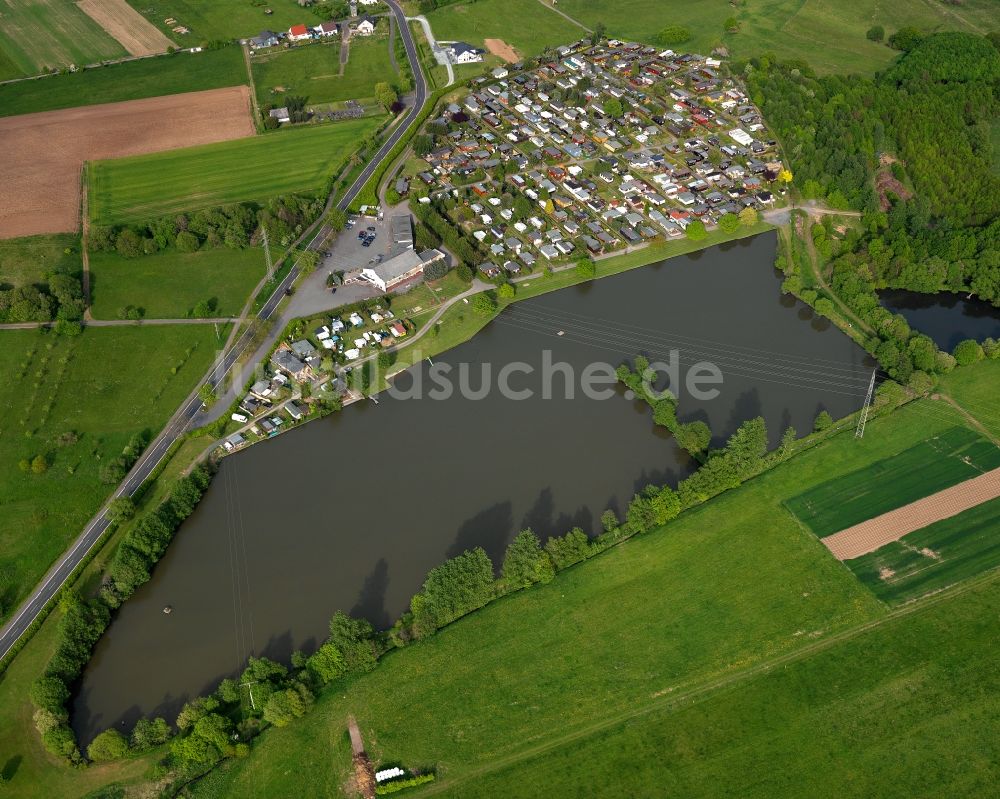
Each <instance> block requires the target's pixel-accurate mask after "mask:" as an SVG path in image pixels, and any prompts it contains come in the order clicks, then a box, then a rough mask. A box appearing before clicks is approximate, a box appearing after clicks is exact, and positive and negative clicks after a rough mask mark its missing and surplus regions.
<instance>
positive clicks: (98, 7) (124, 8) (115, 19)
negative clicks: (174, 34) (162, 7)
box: [77, 0, 174, 55]
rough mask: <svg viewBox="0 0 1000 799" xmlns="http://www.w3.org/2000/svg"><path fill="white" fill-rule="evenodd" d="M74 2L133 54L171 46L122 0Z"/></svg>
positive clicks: (157, 50) (166, 39)
mask: <svg viewBox="0 0 1000 799" xmlns="http://www.w3.org/2000/svg"><path fill="white" fill-rule="evenodd" d="M77 5H78V6H79V7H80V10H81V11H82V12H83V13H84V14H86V15H87V16H88V17H90V18H91V19H92V20H94V22H96V23H97V24H98V25H100V26H101V27H102V28H104V30H105V31H106V32H107V33H108V35H110V36H111V38H113V39H116V40H117V41H118V43H119V44H121V46H122V47H124V48H125V49H126V50H128V51H129V53H131V54H132V55H153V54H155V53H165V52H166V51H167V48H168V47H173V46H174V43H173V42H172V41H170V39H168V38H167V37H166V36H164V35H163V34H162V33H161V32H160V31H159V30H157V29H156V28H155V27H154V26H153V24H152V23H151V22H150V21H149V20H147V19H146V18H145V17H144V16H142V14H140V13H139V12H138V11H136V10H135V9H134V8H132V6H130V5H129V4H128V3H126V2H125V0H77Z"/></svg>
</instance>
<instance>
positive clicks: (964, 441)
mask: <svg viewBox="0 0 1000 799" xmlns="http://www.w3.org/2000/svg"><path fill="white" fill-rule="evenodd" d="M997 467H1000V448H998V447H997V446H996V445H995V444H993V443H992V442H990V441H987V440H986V439H985V438H983V437H982V436H980V435H979V434H978V433H975V432H973V431H972V430H970V429H968V428H967V427H954V428H952V429H950V430H946V431H945V432H943V433H941V434H938V435H936V436H933V437H931V438H928V439H926V440H925V441H921V442H920V443H919V444H917V445H916V446H913V447H910V448H909V449H907V450H904V451H903V452H900V453H898V454H895V455H893V456H892V457H890V458H886V459H885V460H881V461H878V462H877V463H873V464H871V465H870V466H867V467H866V468H864V469H860V470H858V471H856V472H853V473H851V474H847V475H844V476H842V477H837V478H835V479H833V480H829V481H827V482H825V483H823V484H822V485H819V486H816V487H815V488H813V489H811V490H809V491H806V492H804V493H802V494H799V495H798V496H796V497H793V498H792V499H790V500H788V503H787V505H788V508H789V510H790V511H791V512H792V513H793V514H795V515H796V516H797V517H798V518H799V519H800V520H801V521H802V522H803V524H805V525H806V526H807V527H809V529H810V530H812V531H813V532H814V533H815V534H816V535H817V536H819V537H820V538H822V537H823V536H827V535H830V534H832V533H836V532H837V531H839V530H843V529H845V528H847V527H850V526H851V525H854V524H857V523H859V522H863V521H865V520H867V519H873V518H875V517H876V516H879V515H881V514H883V513H885V512H887V511H890V510H893V509H895V508H899V507H902V506H903V505H906V504H908V503H910V502H913V501H915V500H917V499H920V498H921V497H926V496H929V495H930V494H933V493H935V492H937V491H941V490H943V489H945V488H949V487H950V486H953V485H956V484H958V483H961V482H962V481H964V480H968V479H969V478H972V477H976V476H977V475H980V474H982V473H983V472H985V471H989V470H990V469H996V468H997Z"/></svg>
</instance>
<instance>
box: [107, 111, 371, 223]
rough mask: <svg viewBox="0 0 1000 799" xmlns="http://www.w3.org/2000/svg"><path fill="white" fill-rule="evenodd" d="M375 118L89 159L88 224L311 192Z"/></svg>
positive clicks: (319, 186) (320, 185)
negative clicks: (91, 162) (126, 155)
mask: <svg viewBox="0 0 1000 799" xmlns="http://www.w3.org/2000/svg"><path fill="white" fill-rule="evenodd" d="M380 122H381V120H380V119H378V118H374V117H373V118H367V119H360V120H350V121H347V122H338V123H336V124H332V125H316V126H311V127H305V128H298V129H289V130H279V131H273V132H270V133H265V134H263V135H261V136H254V137H251V138H247V139H236V140H234V141H229V142H221V143H218V144H207V145H203V146H200V147H187V148H184V149H181V150H170V151H168V152H163V153H154V154H152V155H142V156H135V157H131V158H119V159H115V160H113V161H97V162H95V163H93V164H91V168H90V170H89V179H90V213H91V221H92V222H93V223H94V224H100V225H110V224H124V223H129V222H142V221H146V220H149V219H153V218H156V217H159V216H167V215H170V214H176V213H188V212H191V211H194V210H197V209H199V208H209V207H213V206H217V205H225V204H227V203H233V202H248V201H256V202H263V201H266V200H267V199H268V198H270V197H276V196H278V195H280V194H293V193H298V194H315V193H317V192H320V191H322V190H323V189H324V188H325V186H326V185H327V183H328V181H329V180H330V177H331V175H332V174H333V173H334V171H335V170H336V169H338V168H339V167H340V165H341V164H343V162H344V161H345V160H346V159H347V157H348V156H349V155H350V153H351V152H352V151H353V150H355V149H356V148H357V146H358V142H359V141H360V140H361V139H363V138H365V136H367V135H368V134H369V133H371V132H372V131H373V130H375V129H376V128H377V127H378V125H379V123H380Z"/></svg>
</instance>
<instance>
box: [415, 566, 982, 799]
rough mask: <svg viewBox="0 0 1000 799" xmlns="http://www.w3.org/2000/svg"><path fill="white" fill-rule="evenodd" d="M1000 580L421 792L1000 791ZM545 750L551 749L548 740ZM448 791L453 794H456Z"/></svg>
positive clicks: (904, 798)
mask: <svg viewBox="0 0 1000 799" xmlns="http://www.w3.org/2000/svg"><path fill="white" fill-rule="evenodd" d="M998 613H1000V583H998V581H997V580H996V579H993V580H990V581H989V582H988V583H987V584H984V585H979V586H976V587H975V588H974V589H972V590H969V591H967V592H965V593H963V594H961V595H958V596H952V597H949V598H948V599H947V600H946V601H941V602H935V601H933V600H931V601H930V602H928V603H923V604H921V605H920V606H918V608H917V609H916V612H915V613H911V614H907V615H901V616H899V617H895V618H892V619H891V620H889V621H888V622H886V623H885V624H883V625H880V626H878V627H876V628H875V629H872V630H869V631H867V632H865V633H863V634H861V635H857V636H855V637H852V638H849V639H847V640H845V641H842V642H839V643H838V644H837V645H836V646H833V647H829V648H826V649H824V650H822V651H819V652H817V653H815V654H813V655H812V656H810V657H808V658H803V659H800V660H797V661H796V662H793V663H790V664H787V665H785V666H782V667H780V668H776V669H774V670H771V671H769V672H767V673H766V674H760V675H756V676H754V677H753V678H752V679H749V680H746V681H743V682H740V683H738V684H734V685H731V686H724V687H722V689H720V690H717V691H714V692H712V693H711V694H709V695H707V696H704V697H696V698H694V699H693V700H692V701H690V702H670V700H667V701H666V703H665V706H664V707H662V708H657V709H655V710H653V711H652V712H650V713H647V714H643V715H637V716H635V717H634V718H630V719H628V720H627V721H623V722H621V723H619V724H615V725H611V726H609V727H606V728H603V729H600V730H597V731H595V732H594V733H592V734H590V735H587V736H585V737H583V738H580V739H577V740H572V741H566V742H565V743H563V744H561V745H559V746H556V747H554V748H552V749H549V750H547V751H545V752H540V753H538V754H537V755H535V756H534V757H531V758H525V759H524V760H522V761H520V762H518V763H515V764H504V763H501V764H498V765H499V766H500V767H499V768H496V769H495V770H493V771H492V772H491V773H485V774H477V775H475V776H474V777H472V778H471V779H468V780H465V781H463V782H459V783H456V784H454V785H451V786H449V785H447V784H442V785H439V786H436V787H438V788H439V789H443V790H439V791H434V790H431V791H423V792H417V791H414V792H413V794H412V795H414V796H418V797H420V796H429V795H431V794H432V793H433V794H435V795H439V796H448V797H467V796H503V797H505V798H506V799H519V798H520V797H535V796H538V795H539V790H538V789H539V786H545V787H544V792H545V795H546V796H559V797H569V796H574V797H584V796H600V797H602V798H603V799H613V798H614V797H623V798H624V797H636V796H644V797H646V796H676V797H685V799H694V798H695V797H698V798H699V799H702V798H703V799H717V797H740V798H741V799H778V797H787V798H788V799H800V797H807V796H809V797H833V796H835V797H839V798H840V799H870V797H880V799H890V798H891V799H910V797H918V796H919V797H931V796H935V797H945V796H948V797H971V796H987V795H992V794H993V793H995V789H996V785H997V781H998V780H1000V766H998V764H1000V737H998V736H997V734H996V733H997V718H998V717H1000V671H998V670H997V668H996V661H995V656H996V650H995V641H996V619H997V614H998ZM540 745H541V744H540ZM449 788H450V790H449Z"/></svg>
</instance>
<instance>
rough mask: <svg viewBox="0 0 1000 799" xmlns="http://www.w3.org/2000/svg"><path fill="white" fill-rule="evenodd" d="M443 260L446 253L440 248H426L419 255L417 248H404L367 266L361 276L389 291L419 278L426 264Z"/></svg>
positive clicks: (381, 289)
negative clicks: (392, 255) (391, 256)
mask: <svg viewBox="0 0 1000 799" xmlns="http://www.w3.org/2000/svg"><path fill="white" fill-rule="evenodd" d="M441 260H444V253H443V252H441V251H440V250H424V251H423V252H422V253H420V254H419V255H418V254H417V251H416V250H404V251H403V252H401V253H400V254H399V255H396V256H394V257H393V258H390V259H389V260H388V261H383V262H382V263H380V264H375V265H374V266H366V267H365V268H364V269H362V270H361V277H362V279H364V280H367V281H368V282H369V283H371V284H372V285H373V286H375V288H377V289H378V290H379V291H383V292H389V291H392V290H393V289H395V288H398V287H399V286H401V285H402V284H404V283H407V282H409V281H411V280H415V279H417V278H419V277H420V276H422V275H423V273H424V267H425V266H427V265H428V264H432V263H436V262H437V261H441Z"/></svg>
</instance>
